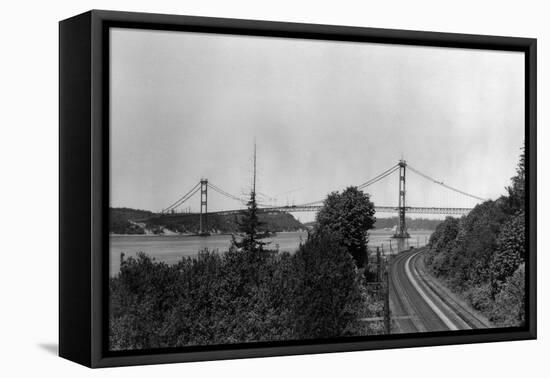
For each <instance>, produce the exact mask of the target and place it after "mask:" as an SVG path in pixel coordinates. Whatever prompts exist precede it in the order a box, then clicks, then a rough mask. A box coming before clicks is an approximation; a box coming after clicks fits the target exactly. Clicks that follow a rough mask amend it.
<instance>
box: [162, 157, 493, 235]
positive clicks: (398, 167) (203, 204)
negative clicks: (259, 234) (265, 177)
mask: <svg viewBox="0 0 550 378" xmlns="http://www.w3.org/2000/svg"><path fill="white" fill-rule="evenodd" d="M397 171H399V192H398V196H399V197H398V204H397V206H380V205H375V207H374V208H375V210H376V212H377V213H394V214H395V213H397V215H398V224H397V227H396V230H395V233H394V234H393V236H392V237H393V238H396V239H398V243H402V242H404V241H405V240H406V239H408V238H410V235H409V233H408V230H407V223H406V215H407V214H437V215H459V216H460V215H466V214H468V213H469V212H470V210H472V208H469V207H426V206H424V207H415V206H408V205H407V191H406V180H407V171H409V172H413V173H414V174H416V175H418V176H420V177H422V178H423V179H425V180H428V181H430V182H432V183H434V184H436V185H439V186H441V187H443V188H445V189H448V190H450V191H453V192H455V193H458V194H460V195H462V196H466V197H470V198H472V199H474V200H476V202H481V201H485V199H484V198H481V197H478V196H475V195H473V194H470V193H466V192H464V191H461V190H459V189H456V188H453V187H451V186H449V185H446V184H444V183H443V182H442V181H438V180H435V179H433V178H431V177H430V176H428V175H426V174H424V173H422V172H420V171H418V170H417V169H415V168H414V167H412V166H411V165H410V164H408V163H407V162H406V161H405V160H404V159H401V160H399V162H398V163H397V164H395V165H393V166H392V167H391V168H389V169H387V170H386V171H384V172H382V173H380V174H379V175H378V176H375V177H374V178H372V179H370V180H368V181H366V182H364V183H362V184H360V185H357V189H359V190H365V189H366V188H367V187H369V186H371V185H373V184H375V183H377V182H379V181H381V180H383V179H384V178H386V177H388V176H390V175H392V174H393V173H394V172H397ZM208 189H211V190H213V191H214V192H216V193H217V194H218V195H221V196H223V197H225V198H228V199H231V200H233V201H235V202H238V203H239V205H240V208H238V209H235V210H222V211H214V212H213V211H210V213H209V212H208ZM197 193H200V194H199V196H200V211H199V213H191V212H181V211H177V209H178V208H180V206H181V205H183V204H184V203H185V202H187V201H188V200H189V199H190V198H191V197H193V196H194V195H195V194H197ZM323 203H324V199H321V200H318V201H313V202H308V203H302V204H299V205H291V206H289V205H287V206H267V205H265V204H261V203H259V204H258V211H259V212H263V213H269V212H285V213H297V212H317V211H319V210H320V209H321V208H322V207H323ZM246 204H247V199H245V198H243V197H242V196H236V195H233V194H230V193H228V192H226V191H225V190H223V189H222V188H220V187H219V186H216V185H214V184H213V183H212V182H210V181H208V179H206V178H201V179H200V181H199V182H197V183H196V184H195V186H194V187H193V188H191V190H189V192H187V193H186V194H185V195H183V196H182V197H180V198H179V199H178V200H177V201H176V202H174V203H173V204H172V205H170V206H168V207H167V208H165V209H163V210H162V211H161V212H160V214H158V216H166V217H173V216H188V215H191V216H198V217H199V232H198V234H199V235H201V236H208V235H210V230H209V228H208V215H209V214H217V215H233V214H241V213H242V212H243V211H245V209H243V208H242V206H243V205H244V206H246ZM402 244H404V243H402Z"/></svg>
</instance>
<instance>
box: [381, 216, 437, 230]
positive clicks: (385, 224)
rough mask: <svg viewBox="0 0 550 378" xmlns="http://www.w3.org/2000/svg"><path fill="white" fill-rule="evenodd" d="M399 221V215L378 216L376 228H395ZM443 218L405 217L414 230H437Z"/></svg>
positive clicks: (408, 226)
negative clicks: (389, 216)
mask: <svg viewBox="0 0 550 378" xmlns="http://www.w3.org/2000/svg"><path fill="white" fill-rule="evenodd" d="M398 221H399V218H398V217H391V218H377V219H376V223H375V224H374V228H377V229H382V228H393V227H395V226H397V223H398ZM442 221H443V220H439V219H425V218H408V217H407V218H405V222H406V223H407V228H408V229H412V230H435V228H436V227H437V225H438V224H440V223H441V222H442Z"/></svg>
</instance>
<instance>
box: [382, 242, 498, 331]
mask: <svg viewBox="0 0 550 378" xmlns="http://www.w3.org/2000/svg"><path fill="white" fill-rule="evenodd" d="M424 252H425V249H423V248H421V249H415V250H410V251H406V252H401V253H400V254H398V255H396V256H395V257H394V258H393V260H392V262H391V264H390V271H389V285H390V312H391V316H392V333H416V332H437V331H448V330H465V329H476V328H490V327H491V323H490V322H489V321H488V320H487V319H486V318H485V317H484V316H483V315H481V314H479V313H478V312H477V311H475V310H473V309H472V308H471V307H470V306H468V304H467V303H465V302H464V301H463V300H462V299H460V298H459V297H457V296H456V295H454V294H453V293H452V292H451V291H450V290H449V289H447V288H446V287H445V286H443V285H442V284H441V283H440V282H439V281H438V280H436V279H435V278H434V277H433V276H431V275H430V274H429V273H427V269H426V267H425V264H424V257H425V256H424Z"/></svg>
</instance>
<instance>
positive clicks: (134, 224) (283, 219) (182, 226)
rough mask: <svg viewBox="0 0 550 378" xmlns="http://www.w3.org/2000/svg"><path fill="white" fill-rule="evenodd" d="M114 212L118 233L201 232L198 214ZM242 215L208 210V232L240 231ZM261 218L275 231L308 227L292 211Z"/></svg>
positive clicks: (112, 223) (113, 224)
mask: <svg viewBox="0 0 550 378" xmlns="http://www.w3.org/2000/svg"><path fill="white" fill-rule="evenodd" d="M110 215H111V219H110V227H109V231H110V232H111V233H115V234H145V233H153V234H160V233H181V234H194V233H198V232H199V215H198V214H181V215H175V216H162V215H158V214H154V213H152V212H149V211H144V210H133V209H127V208H113V209H110ZM239 218H240V215H219V214H208V224H207V227H208V232H211V233H233V232H236V231H237V228H238V221H239ZM259 218H260V221H261V222H264V223H265V228H267V229H269V230H270V231H273V232H283V231H298V230H305V229H306V227H305V226H304V225H303V224H301V223H300V222H299V221H298V220H297V219H296V218H294V217H293V216H292V215H291V214H288V213H282V212H273V213H260V214H259Z"/></svg>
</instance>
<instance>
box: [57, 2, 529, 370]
mask: <svg viewBox="0 0 550 378" xmlns="http://www.w3.org/2000/svg"><path fill="white" fill-rule="evenodd" d="M59 69H60V110H59V112H60V252H59V253H60V277H59V287H60V296H59V299H60V309H59V310H60V317H59V318H60V328H59V329H60V333H59V342H60V345H59V347H60V349H59V350H60V355H61V356H62V357H65V358H68V359H70V360H73V361H76V362H78V363H81V364H84V365H87V366H90V367H107V366H117V365H135V364H153V363H166V362H181V361H198V360H213V359H228V358H243V357H260V356H275V355H288V354H305V353H322V352H338V351H352V350H367V349H380V348H400V347H412V346H426V345H445V344H456V343H474V342H489V341H503V340H522V339H532V338H535V337H536V285H535V284H536V245H535V241H536V237H535V236H536V223H535V219H536V160H535V157H536V119H535V114H536V97H535V94H536V40H534V39H529V38H516V37H496V36H480V35H465V34H446V33H434V32H414V31H401V30H385V29H371V28H356V27H343V26H327V25H310V24H294V23H279V22H265V21H248V20H234V19H216V18H202V17H187V16H173V15H158V14H143V13H125V12H111V11H90V12H87V13H85V14H82V15H79V16H75V17H73V18H70V19H67V20H64V21H62V22H60V67H59Z"/></svg>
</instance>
